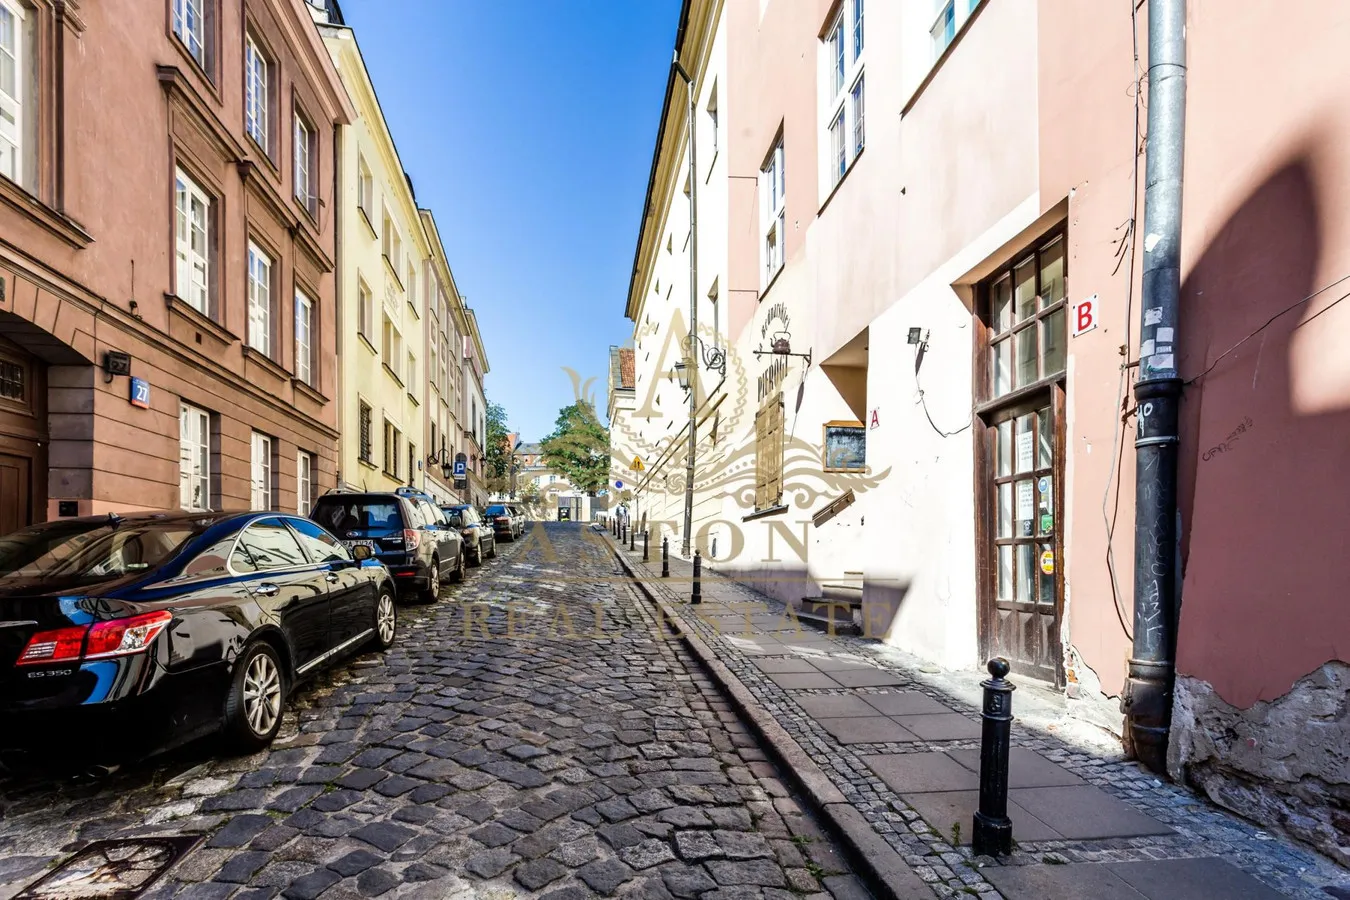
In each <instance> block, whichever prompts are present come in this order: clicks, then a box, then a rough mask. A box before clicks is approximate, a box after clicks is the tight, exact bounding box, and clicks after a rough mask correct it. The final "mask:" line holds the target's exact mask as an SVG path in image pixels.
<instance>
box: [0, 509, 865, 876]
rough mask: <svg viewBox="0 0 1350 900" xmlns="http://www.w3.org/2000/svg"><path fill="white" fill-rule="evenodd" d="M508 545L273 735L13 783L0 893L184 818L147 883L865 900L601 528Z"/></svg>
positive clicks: (0, 798)
mask: <svg viewBox="0 0 1350 900" xmlns="http://www.w3.org/2000/svg"><path fill="white" fill-rule="evenodd" d="M545 535H546V539H545ZM501 551H502V552H501V554H500V556H501V558H500V559H498V560H496V561H488V562H487V564H486V565H485V566H484V567H483V568H482V569H481V570H478V571H476V572H474V573H473V574H471V575H470V577H469V579H468V580H467V583H466V584H464V585H463V586H460V587H454V588H450V589H447V591H446V592H445V594H444V595H443V597H442V601H441V603H439V604H437V605H434V606H412V607H406V608H404V609H403V610H402V611H401V612H400V616H399V625H400V635H399V640H398V643H397V644H396V646H395V647H394V648H393V649H392V650H390V651H389V652H388V653H386V654H384V655H383V656H378V655H368V656H366V657H363V658H359V659H357V660H355V661H353V662H351V663H348V664H346V665H344V666H342V667H340V668H339V669H337V670H336V671H334V672H330V673H328V674H326V675H323V676H321V679H320V684H319V685H317V686H314V687H310V688H306V689H302V691H301V692H300V693H299V695H298V696H297V697H296V698H295V706H294V707H293V711H292V712H290V713H289V714H288V716H287V721H286V726H285V728H284V730H283V732H282V735H281V737H280V738H279V740H278V741H277V742H276V744H275V745H274V746H273V747H272V748H271V749H269V750H268V751H265V752H263V753H259V754H256V755H253V756H249V757H242V758H225V759H221V758H216V757H214V756H212V754H211V751H210V750H209V749H201V748H198V749H193V750H190V751H188V752H184V753H179V754H177V755H176V756H174V757H172V758H170V759H166V760H163V761H161V762H159V763H157V764H154V765H149V764H146V765H142V766H140V767H137V768H133V769H131V770H125V771H122V772H118V773H115V774H114V775H112V776H111V777H109V778H107V779H104V780H100V781H97V782H92V783H76V782H72V781H69V780H60V779H55V778H52V777H47V778H45V779H42V778H36V777H32V776H30V777H28V778H26V779H18V778H10V779H8V780H5V781H0V900H7V898H10V897H13V896H14V895H15V894H17V893H18V892H19V891H20V890H21V889H22V887H23V886H24V885H26V884H28V883H31V882H32V881H34V880H35V879H36V878H37V877H39V876H40V875H41V874H42V873H43V872H44V871H46V870H48V869H49V868H50V867H51V866H53V865H54V864H55V863H57V862H58V861H59V860H62V859H65V858H66V856H67V855H68V854H69V853H71V852H73V851H75V850H77V849H79V847H81V846H82V845H83V844H84V843H86V842H88V841H91V840H97V839H104V838H125V837H134V836H148V835H155V834H184V833H193V834H200V835H202V841H201V843H200V844H199V845H198V846H197V848H196V849H195V850H193V851H192V852H191V853H190V854H189V855H187V856H186V857H185V858H184V859H183V860H182V861H181V862H179V863H178V864H177V865H176V866H175V867H174V868H173V869H171V870H170V872H169V873H168V874H167V875H166V876H165V877H164V878H162V879H161V880H160V881H158V882H156V883H155V884H154V885H153V886H152V887H151V888H150V890H149V891H148V892H147V893H146V894H145V895H143V896H144V897H146V898H149V900H167V898H170V897H172V898H178V900H223V898H227V897H233V898H238V900H244V898H247V900H265V898H271V897H275V896H282V897H285V898H290V900H305V898H315V897H320V896H321V897H323V898H325V900H343V898H356V897H376V896H384V897H391V898H405V897H406V898H419V900H420V898H426V900H432V898H435V900H443V898H452V900H458V898H464V900H468V898H489V897H491V898H511V897H535V896H540V897H546V898H549V900H581V898H585V897H592V896H608V895H614V896H620V897H642V898H648V897H650V898H658V900H659V898H681V900H684V898H694V897H699V898H702V900H742V898H746V900H751V898H769V900H780V898H781V900H790V898H794V897H800V896H803V895H805V896H811V895H819V896H820V897H821V898H825V900H827V898H828V897H829V893H826V891H828V892H830V893H833V894H834V896H835V897H837V898H840V900H843V898H852V897H857V896H865V894H862V893H860V891H861V889H860V885H859V883H858V882H857V881H856V879H854V878H853V876H852V875H850V874H848V869H847V865H846V863H845V862H844V860H843V858H842V855H841V854H840V853H839V852H838V850H837V849H836V847H835V846H834V845H833V844H832V842H831V841H830V840H829V839H828V838H827V837H826V836H825V835H824V833H823V832H822V831H821V829H820V828H819V827H818V825H817V824H816V822H815V821H814V820H813V819H812V818H811V817H810V816H809V815H807V814H806V813H804V812H803V810H802V809H801V807H800V806H799V805H798V803H797V802H796V800H795V799H794V797H793V794H792V792H791V791H790V790H789V789H788V788H787V787H785V784H784V782H783V781H782V780H781V779H780V778H779V775H778V773H777V772H776V771H775V769H774V767H773V766H772V765H771V764H770V763H768V762H767V761H766V759H765V756H764V754H763V753H762V752H761V751H760V750H759V749H758V748H757V746H756V743H755V741H754V740H753V739H752V738H751V736H750V735H749V733H748V732H747V730H746V729H745V728H744V727H743V726H742V725H741V724H740V723H739V722H738V720H737V717H736V715H735V713H733V712H732V711H731V709H730V707H729V705H728V704H727V703H726V702H725V701H724V700H723V699H722V698H721V696H720V695H719V694H718V693H717V691H716V689H715V688H714V687H713V685H712V684H711V683H709V682H708V681H707V680H706V679H705V678H704V677H703V676H702V675H700V674H699V670H698V669H697V667H696V664H695V662H694V661H693V660H692V659H691V658H690V657H689V656H688V655H687V652H686V651H685V650H684V649H683V646H682V645H681V644H679V643H677V642H674V641H670V640H667V639H665V638H664V637H662V632H661V631H660V630H659V629H658V627H657V621H656V618H655V615H654V612H653V611H652V609H651V606H650V604H649V603H648V602H647V601H646V600H645V599H640V598H639V597H638V595H637V594H636V593H635V591H634V589H633V588H632V587H631V586H630V585H629V584H628V583H627V582H626V581H625V580H624V579H623V578H622V577H620V574H621V570H620V569H619V568H618V566H617V565H616V564H615V562H614V560H613V558H612V556H611V555H610V554H609V552H608V551H607V550H606V549H605V548H603V547H602V546H600V545H599V543H598V542H597V541H596V539H595V537H594V536H593V535H592V534H591V533H590V532H588V531H583V530H582V529H580V528H578V527H577V526H571V525H548V526H541V527H539V529H538V530H537V531H535V532H532V533H529V534H527V536H526V538H525V539H524V540H522V541H520V542H518V543H516V544H514V545H511V544H504V545H502V548H501ZM508 601H509V604H508Z"/></svg>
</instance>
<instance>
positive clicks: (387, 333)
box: [380, 316, 403, 380]
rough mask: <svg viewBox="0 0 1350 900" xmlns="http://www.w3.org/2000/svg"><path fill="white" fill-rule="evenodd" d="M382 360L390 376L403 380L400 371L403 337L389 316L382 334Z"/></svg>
mask: <svg viewBox="0 0 1350 900" xmlns="http://www.w3.org/2000/svg"><path fill="white" fill-rule="evenodd" d="M380 359H381V360H383V361H384V365H385V367H386V368H388V369H389V372H390V374H392V375H393V376H394V377H395V378H398V379H400V380H402V379H401V377H400V375H399V372H398V369H399V364H400V363H401V362H402V361H403V336H402V335H400V334H399V333H398V329H397V328H396V327H394V323H393V322H392V321H391V320H390V319H389V317H388V316H385V317H384V327H383V328H382V329H381V332H380Z"/></svg>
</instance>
